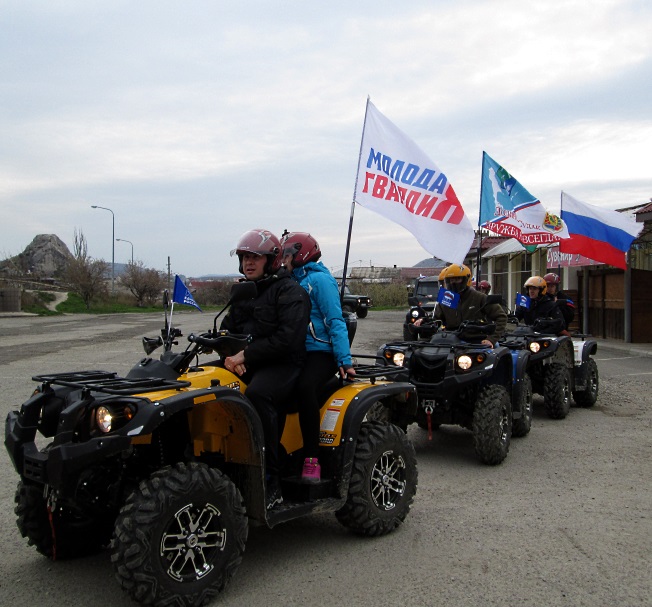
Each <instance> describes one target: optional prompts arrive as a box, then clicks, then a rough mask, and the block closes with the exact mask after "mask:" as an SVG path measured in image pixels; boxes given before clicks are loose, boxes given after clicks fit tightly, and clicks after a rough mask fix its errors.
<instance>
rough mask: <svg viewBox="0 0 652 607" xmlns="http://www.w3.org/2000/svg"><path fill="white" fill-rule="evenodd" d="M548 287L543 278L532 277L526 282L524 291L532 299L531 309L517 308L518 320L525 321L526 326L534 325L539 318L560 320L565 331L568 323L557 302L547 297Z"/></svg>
mask: <svg viewBox="0 0 652 607" xmlns="http://www.w3.org/2000/svg"><path fill="white" fill-rule="evenodd" d="M547 290H548V285H547V284H546V281H545V280H544V279H543V278H542V277H541V276H531V277H530V278H528V279H527V280H526V281H525V285H524V291H526V292H527V294H528V296H529V298H530V307H529V308H526V307H525V306H516V310H515V314H516V318H518V319H519V320H523V321H524V322H525V324H526V325H533V324H534V322H535V321H536V320H537V319H539V318H551V319H553V320H559V322H560V327H561V329H560V331H559V332H561V331H563V330H565V328H566V323H565V321H564V316H563V315H562V313H561V310H560V309H559V306H558V305H557V302H556V301H555V300H554V299H553V298H552V297H550V295H547Z"/></svg>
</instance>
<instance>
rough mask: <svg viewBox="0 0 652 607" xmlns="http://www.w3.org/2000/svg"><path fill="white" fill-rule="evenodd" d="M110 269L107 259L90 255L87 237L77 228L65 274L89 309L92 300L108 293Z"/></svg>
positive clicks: (73, 289)
mask: <svg viewBox="0 0 652 607" xmlns="http://www.w3.org/2000/svg"><path fill="white" fill-rule="evenodd" d="M108 269H109V264H107V263H106V262H105V261H103V260H101V259H93V258H92V257H89V255H88V245H87V243H86V237H85V236H84V233H83V232H82V231H81V230H79V231H77V228H75V244H74V252H73V258H72V259H71V260H70V261H69V262H68V266H67V267H66V270H65V273H64V276H65V279H66V281H67V282H68V283H69V284H70V288H71V290H72V291H73V292H74V293H77V294H78V295H79V296H80V297H81V298H82V301H83V302H84V305H85V306H86V309H87V310H89V309H90V307H91V301H93V300H94V299H96V298H97V297H99V296H107V295H108V290H107V287H106V275H107V272H108Z"/></svg>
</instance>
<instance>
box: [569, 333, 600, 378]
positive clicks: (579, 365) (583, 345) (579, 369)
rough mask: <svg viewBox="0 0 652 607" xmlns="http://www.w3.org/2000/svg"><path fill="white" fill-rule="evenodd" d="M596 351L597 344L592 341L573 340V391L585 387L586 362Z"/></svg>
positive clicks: (586, 376)
mask: <svg viewBox="0 0 652 607" xmlns="http://www.w3.org/2000/svg"><path fill="white" fill-rule="evenodd" d="M597 351H598V343H597V342H596V341H595V340H594V339H582V340H575V339H574V340H573V354H574V362H575V368H574V371H573V390H581V389H584V388H585V387H586V384H587V381H588V365H587V364H586V363H587V362H588V360H589V359H590V358H591V356H593V355H594V354H595V353H596V352H597Z"/></svg>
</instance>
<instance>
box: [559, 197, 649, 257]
mask: <svg viewBox="0 0 652 607" xmlns="http://www.w3.org/2000/svg"><path fill="white" fill-rule="evenodd" d="M561 218H562V220H563V221H564V223H565V224H566V227H567V228H568V234H569V235H570V238H567V239H564V240H560V241H559V251H560V252H562V253H579V254H581V255H584V256H586V257H589V258H591V259H593V260H595V261H600V262H602V263H608V264H609V265H612V266H615V267H617V268H622V269H623V270H626V269H627V259H626V257H625V256H626V254H627V251H629V248H630V247H631V245H632V242H633V241H634V239H635V238H636V237H637V236H638V235H639V234H640V232H641V230H642V229H643V224H637V223H636V222H635V221H633V220H632V219H630V218H629V217H627V216H626V215H623V214H622V213H618V212H617V211H609V210H606V209H602V208H600V207H596V206H594V205H592V204H587V203H586V202H580V201H579V200H577V199H576V198H573V197H572V196H569V195H568V194H566V193H565V192H562V193H561Z"/></svg>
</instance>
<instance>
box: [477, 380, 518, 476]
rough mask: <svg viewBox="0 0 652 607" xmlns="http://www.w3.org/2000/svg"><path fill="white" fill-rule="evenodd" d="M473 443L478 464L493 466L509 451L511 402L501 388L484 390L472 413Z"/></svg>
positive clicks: (495, 386) (488, 387)
mask: <svg viewBox="0 0 652 607" xmlns="http://www.w3.org/2000/svg"><path fill="white" fill-rule="evenodd" d="M471 429H472V432H473V443H474V445H475V452H476V454H477V456H478V457H479V458H480V460H481V461H482V462H483V463H485V464H489V465H490V466H495V465H496V464H500V463H501V462H502V461H503V460H504V459H505V458H506V457H507V452H508V451H509V442H510V439H511V436H512V401H511V399H510V398H509V393H508V392H507V390H506V389H505V387H504V386H497V385H493V386H487V387H486V388H485V389H484V390H483V391H482V392H481V393H480V395H479V396H478V399H477V401H476V403H475V409H474V411H473V424H472V428H471Z"/></svg>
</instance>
